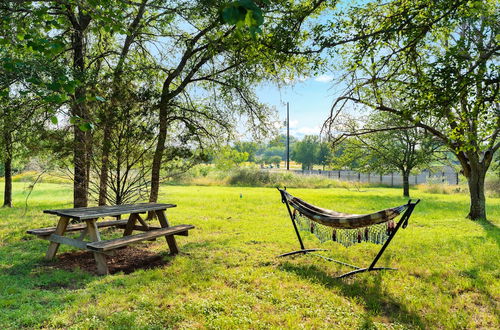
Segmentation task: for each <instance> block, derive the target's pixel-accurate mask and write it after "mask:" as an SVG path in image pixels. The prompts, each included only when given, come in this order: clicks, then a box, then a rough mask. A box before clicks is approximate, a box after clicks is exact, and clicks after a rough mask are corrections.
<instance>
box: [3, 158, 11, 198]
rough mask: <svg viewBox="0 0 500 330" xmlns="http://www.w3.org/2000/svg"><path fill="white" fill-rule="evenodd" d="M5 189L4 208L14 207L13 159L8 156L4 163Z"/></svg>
mask: <svg viewBox="0 0 500 330" xmlns="http://www.w3.org/2000/svg"><path fill="white" fill-rule="evenodd" d="M4 167H5V188H4V194H3V206H4V207H12V158H11V157H10V156H7V158H6V159H5V161H4Z"/></svg>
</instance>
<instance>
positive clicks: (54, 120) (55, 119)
mask: <svg viewBox="0 0 500 330" xmlns="http://www.w3.org/2000/svg"><path fill="white" fill-rule="evenodd" d="M50 121H51V122H52V124H54V125H57V123H58V122H59V120H58V119H57V117H56V116H52V117H50Z"/></svg>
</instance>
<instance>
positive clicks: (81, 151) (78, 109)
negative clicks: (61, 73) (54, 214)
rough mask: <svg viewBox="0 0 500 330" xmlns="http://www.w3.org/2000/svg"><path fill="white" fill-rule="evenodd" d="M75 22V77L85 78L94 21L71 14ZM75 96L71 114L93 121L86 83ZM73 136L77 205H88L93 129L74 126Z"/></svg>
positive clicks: (81, 15)
mask: <svg viewBox="0 0 500 330" xmlns="http://www.w3.org/2000/svg"><path fill="white" fill-rule="evenodd" d="M69 15H70V16H69V17H70V20H71V23H72V25H73V34H72V44H73V70H74V71H75V76H76V77H78V78H79V79H80V81H84V80H85V79H84V76H85V36H84V33H85V30H86V29H87V27H88V25H89V23H90V16H88V15H85V14H82V13H81V12H80V11H79V12H78V14H77V15H75V14H74V13H73V11H71V12H70V13H69ZM74 97H75V99H74V100H73V103H72V105H71V114H72V115H73V116H75V117H79V118H81V119H82V120H84V121H88V120H89V113H88V109H87V106H86V103H85V101H84V100H85V97H86V90H85V83H84V82H83V83H82V84H81V85H80V86H78V87H77V88H76V90H75V95H74ZM73 129H74V139H73V166H74V179H73V207H86V206H87V205H88V183H89V162H90V158H89V154H90V132H89V131H82V130H81V129H79V127H78V125H74V127H73Z"/></svg>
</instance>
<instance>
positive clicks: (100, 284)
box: [0, 183, 500, 329]
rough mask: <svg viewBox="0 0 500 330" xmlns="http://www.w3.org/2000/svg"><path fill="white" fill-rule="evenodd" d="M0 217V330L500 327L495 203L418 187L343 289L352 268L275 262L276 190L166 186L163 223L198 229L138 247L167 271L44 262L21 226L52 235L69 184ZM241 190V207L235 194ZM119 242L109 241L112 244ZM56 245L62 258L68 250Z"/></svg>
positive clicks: (370, 201) (370, 203)
mask: <svg viewBox="0 0 500 330" xmlns="http://www.w3.org/2000/svg"><path fill="white" fill-rule="evenodd" d="M23 187H24V185H23V184H22V183H16V184H15V185H14V189H15V191H16V192H17V193H16V195H15V200H14V201H15V204H16V206H17V207H16V208H14V209H0V328H2V329H3V328H19V327H29V328H33V327H37V328H38V327H46V328H54V327H64V328H71V327H74V328H96V329H97V328H99V329H102V328H148V329H149V328H164V327H171V328H191V327H197V328H353V327H356V328H385V327H391V328H474V327H481V328H497V329H498V328H499V327H500V315H499V307H500V306H499V305H500V304H499V301H500V281H499V277H500V253H499V251H500V247H499V245H500V230H499V228H498V226H499V224H500V199H498V198H497V199H489V200H488V214H489V218H490V221H491V222H472V221H470V220H466V219H465V218H464V216H465V214H466V213H467V205H468V200H467V196H465V195H460V194H457V195H437V194H425V193H421V192H419V191H415V192H414V194H415V196H413V197H416V198H421V199H422V202H421V203H420V204H419V205H418V206H417V208H416V209H415V212H414V214H413V216H412V218H411V219H410V224H409V226H408V228H407V229H405V230H401V231H400V232H399V233H398V235H397V236H396V237H395V239H394V240H393V242H392V243H391V245H390V246H389V248H388V249H387V251H386V253H385V254H384V256H383V257H382V258H381V259H380V261H379V266H392V267H396V268H399V270H398V271H387V272H378V273H376V272H373V273H364V274H360V275H357V276H355V277H353V278H351V279H348V280H343V281H342V280H336V279H334V278H333V277H332V276H335V275H337V274H340V273H341V272H343V271H347V270H348V269H347V268H345V267H341V266H338V265H337V264H334V263H329V262H328V261H325V260H323V259H320V258H318V257H314V256H297V257H290V258H288V259H277V258H276V257H275V256H276V255H278V254H280V253H283V252H288V251H291V250H293V249H296V248H297V247H298V244H297V242H296V238H295V237H294V233H293V229H292V226H291V223H290V220H289V218H288V216H287V213H286V209H285V207H284V206H283V205H282V204H281V202H280V197H279V193H278V191H277V190H276V189H272V188H239V187H195V186H182V187H181V186H168V187H163V188H162V191H161V197H160V201H161V202H168V203H176V204H177V205H178V207H177V208H175V209H171V210H169V211H168V214H167V215H168V216H169V219H170V222H171V224H182V223H186V224H193V225H195V226H196V229H194V230H192V231H191V232H190V235H189V237H182V236H180V237H178V239H177V241H178V244H179V247H180V250H181V251H182V252H181V254H180V255H178V256H176V257H174V258H172V257H170V256H168V254H167V251H168V248H167V245H166V242H165V241H164V240H157V241H155V242H147V243H144V244H141V245H140V247H141V248H148V249H149V250H151V251H156V252H158V253H161V254H162V255H163V256H164V258H165V259H166V260H168V261H169V264H168V265H167V266H164V267H161V268H155V269H149V270H138V271H135V272H133V273H131V274H127V275H126V274H123V273H117V274H114V275H109V276H104V277H99V276H95V275H92V274H89V273H86V272H84V271H82V270H78V269H75V270H74V271H64V270H59V269H55V268H54V267H51V265H52V264H53V263H52V262H45V261H44V260H43V256H44V253H45V251H46V248H47V244H48V243H47V241H44V240H39V239H36V238H35V237H33V236H31V235H28V234H25V231H26V230H27V229H31V228H37V227H43V226H51V225H55V222H56V218H55V217H53V216H48V215H44V214H42V210H44V209H47V208H61V207H69V206H70V202H71V197H72V192H71V187H70V186H65V185H56V184H40V185H39V186H37V187H36V189H35V191H34V192H33V193H32V196H31V198H30V200H29V208H28V209H27V211H26V213H25V209H24V198H25V195H24V194H23V193H22V190H23ZM364 190H365V191H362V192H358V191H348V190H346V189H342V188H338V189H293V190H291V192H292V193H293V194H295V195H297V196H299V197H303V198H304V199H306V200H308V201H309V202H311V203H314V204H317V205H321V206H324V207H328V208H331V209H336V210H339V211H346V212H353V213H365V212H370V211H375V210H379V209H382V208H386V207H390V206H395V205H398V204H401V203H404V202H405V200H404V199H403V198H402V197H400V196H399V195H400V194H401V191H400V189H388V188H366V189H364ZM240 193H241V194H242V198H240ZM118 234H119V233H118V232H116V233H115V235H118ZM304 237H305V244H306V246H307V247H327V248H328V249H330V252H328V253H327V254H326V255H327V256H330V257H335V258H339V259H344V260H346V261H348V262H351V263H354V264H361V265H364V264H367V263H368V262H369V261H370V260H371V259H372V258H373V256H374V254H375V253H376V251H377V250H378V248H379V246H377V245H373V244H368V243H362V244H359V245H357V246H354V247H351V248H349V249H346V248H344V247H343V246H340V245H338V244H337V243H326V244H323V245H320V243H319V242H318V241H317V240H316V239H315V237H313V236H312V235H310V234H307V233H304ZM71 249H72V248H70V247H62V248H61V249H60V253H61V252H67V251H70V250H71Z"/></svg>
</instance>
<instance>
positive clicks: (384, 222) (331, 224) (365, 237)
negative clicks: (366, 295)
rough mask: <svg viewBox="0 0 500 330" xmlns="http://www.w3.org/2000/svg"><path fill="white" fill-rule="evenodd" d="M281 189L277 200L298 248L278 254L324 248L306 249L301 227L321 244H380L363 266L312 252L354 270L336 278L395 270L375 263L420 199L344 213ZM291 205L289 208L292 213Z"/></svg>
mask: <svg viewBox="0 0 500 330" xmlns="http://www.w3.org/2000/svg"><path fill="white" fill-rule="evenodd" d="M285 189H286V188H285ZM285 189H279V188H278V190H279V192H280V193H281V200H282V202H283V203H284V204H286V207H287V210H288V214H289V215H290V219H291V220H292V224H293V227H294V229H295V233H296V235H297V239H298V241H299V244H300V248H301V249H300V250H296V251H292V252H288V253H284V254H281V255H279V256H278V257H285V256H290V255H294V254H306V253H310V252H314V251H326V250H325V249H306V248H305V247H304V243H303V241H302V237H301V236H300V233H299V230H302V231H307V232H310V233H312V234H313V235H315V236H316V237H317V238H318V239H319V240H320V242H322V243H323V242H327V241H333V242H337V243H340V244H342V245H343V246H345V247H349V246H352V245H354V244H357V243H361V242H371V243H375V244H382V248H381V249H380V251H379V252H378V253H377V255H376V256H375V258H374V259H373V261H372V263H371V264H370V266H369V267H366V268H361V267H358V266H354V265H351V264H348V263H345V262H342V261H338V260H335V259H331V258H327V257H325V256H322V255H319V254H314V255H317V256H319V257H321V258H324V259H326V260H329V261H333V262H337V263H339V264H342V265H345V266H349V267H351V268H354V269H355V270H353V271H351V272H348V273H345V274H342V275H340V276H337V278H344V277H348V276H351V275H354V274H358V273H361V272H366V271H375V270H394V269H395V268H389V267H375V265H376V263H377V261H378V260H379V258H380V257H381V256H382V254H383V253H384V251H385V249H386V248H387V246H388V245H389V243H390V242H391V240H392V238H393V237H394V236H395V235H396V233H397V231H398V230H399V228H400V227H403V228H406V226H407V225H408V219H409V218H410V216H411V214H412V212H413V209H414V208H415V206H416V205H417V204H418V203H419V202H420V200H417V201H416V202H412V201H411V200H409V201H408V203H407V204H404V205H401V206H398V207H394V208H390V209H385V210H382V211H379V212H376V213H372V214H348V213H341V212H336V211H332V210H328V209H323V208H320V207H317V206H314V205H312V204H309V203H307V202H305V201H303V200H301V199H299V198H297V197H294V196H292V195H290V194H289V193H288V192H287V191H286V190H285ZM291 208H293V212H292V209H291ZM403 211H404V213H403V215H402V216H401V218H400V220H399V221H398V222H397V223H396V222H395V221H394V220H393V219H394V218H396V217H397V216H399V215H400V214H401V213H402V212H403Z"/></svg>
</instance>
